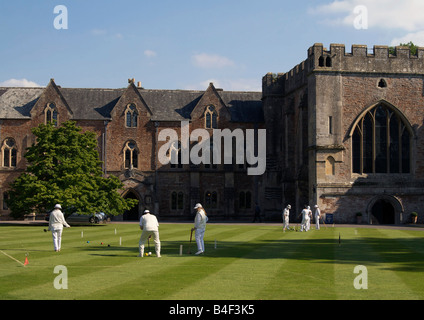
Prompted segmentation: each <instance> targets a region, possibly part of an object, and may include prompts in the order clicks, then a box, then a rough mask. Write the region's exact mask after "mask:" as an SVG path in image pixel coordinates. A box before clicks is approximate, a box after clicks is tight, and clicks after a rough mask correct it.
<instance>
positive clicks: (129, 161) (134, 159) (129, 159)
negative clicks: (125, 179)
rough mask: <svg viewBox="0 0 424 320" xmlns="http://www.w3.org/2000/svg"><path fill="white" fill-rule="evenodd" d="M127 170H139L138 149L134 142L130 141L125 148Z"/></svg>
mask: <svg viewBox="0 0 424 320" xmlns="http://www.w3.org/2000/svg"><path fill="white" fill-rule="evenodd" d="M124 164H125V169H132V168H138V149H137V145H136V143H135V142H134V141H128V142H127V143H126V144H125V147H124Z"/></svg>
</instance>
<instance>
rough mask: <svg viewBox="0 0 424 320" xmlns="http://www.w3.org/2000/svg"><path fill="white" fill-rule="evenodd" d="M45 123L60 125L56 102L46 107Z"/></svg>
mask: <svg viewBox="0 0 424 320" xmlns="http://www.w3.org/2000/svg"><path fill="white" fill-rule="evenodd" d="M44 116H45V123H46V124H47V123H49V122H52V123H53V124H54V125H55V126H57V125H58V112H57V107H56V105H55V104H54V103H49V104H47V106H46V109H44Z"/></svg>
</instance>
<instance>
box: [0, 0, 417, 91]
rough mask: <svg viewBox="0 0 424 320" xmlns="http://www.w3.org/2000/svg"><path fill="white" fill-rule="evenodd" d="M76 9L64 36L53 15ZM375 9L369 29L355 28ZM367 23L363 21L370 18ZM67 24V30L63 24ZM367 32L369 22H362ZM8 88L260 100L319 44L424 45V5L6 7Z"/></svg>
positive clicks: (348, 1)
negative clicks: (51, 86)
mask: <svg viewBox="0 0 424 320" xmlns="http://www.w3.org/2000/svg"><path fill="white" fill-rule="evenodd" d="M58 5H64V6H65V7H66V9H67V11H68V12H67V18H68V29H59V30H58V29H56V28H55V27H54V20H55V18H57V17H58V15H59V14H55V13H54V12H53V11H54V8H55V7H56V6H58ZM358 6H362V7H361V8H363V7H365V9H366V13H367V15H366V18H367V19H366V22H367V23H366V28H362V29H359V28H358V27H355V21H356V22H358V17H359V15H360V14H363V11H360V12H358V11H355V8H356V9H358ZM361 17H364V16H361ZM62 22H63V21H62ZM360 22H361V23H362V26H365V25H364V24H363V20H361V21H360ZM0 38H1V50H0V61H1V62H2V64H1V72H0V86H36V85H38V86H45V85H46V84H47V83H48V82H49V79H50V78H54V79H55V81H56V83H57V84H58V85H61V86H62V87H72V88H79V87H86V88H121V87H126V86H127V80H128V78H135V79H136V81H141V82H142V86H143V87H145V88H147V89H196V90H197V89H199V90H204V89H206V87H207V85H208V83H209V82H214V84H215V86H216V87H220V88H223V89H224V90H241V91H252V90H253V91H260V89H261V78H262V76H263V75H265V74H266V73H267V72H275V73H278V72H287V71H289V70H290V69H291V68H293V67H294V66H295V65H297V64H298V63H300V62H301V61H303V60H304V59H305V58H306V53H307V49H308V48H309V47H310V46H312V45H313V44H314V43H317V42H319V43H323V44H324V46H326V47H329V45H330V44H331V43H342V44H345V45H346V51H347V52H350V47H351V45H352V44H364V45H368V46H369V47H370V48H372V46H373V45H394V44H398V43H400V42H408V41H410V40H412V41H414V43H415V44H418V45H422V46H424V1H417V0H404V1H398V0H397V1H395V0H338V1H335V0H298V1H281V0H262V1H252V0H214V1H201V0H197V1H186V0H179V1H175V0H174V1H170V0H158V1H144V0H121V1H112V0H101V1H100V0H69V1H67V0H42V1H30V0H25V1H24V0H15V1H1V3H0Z"/></svg>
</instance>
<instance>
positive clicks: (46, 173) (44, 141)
mask: <svg viewBox="0 0 424 320" xmlns="http://www.w3.org/2000/svg"><path fill="white" fill-rule="evenodd" d="M32 133H33V134H34V135H35V136H36V142H35V143H34V144H33V145H32V146H31V147H29V148H28V149H27V152H26V154H25V158H26V159H27V161H28V166H27V168H26V170H25V172H24V173H22V174H21V175H20V176H19V177H18V178H17V179H16V180H15V181H14V182H13V183H12V184H11V186H10V191H9V199H8V201H7V204H8V206H9V208H10V209H11V215H12V216H13V217H15V218H21V217H23V216H24V215H26V214H29V213H32V212H35V213H38V214H39V213H46V212H47V211H49V210H51V209H52V208H53V206H54V205H55V204H56V203H60V204H61V205H62V208H63V209H64V211H65V214H70V213H72V212H77V213H79V214H87V215H90V214H93V213H95V212H101V211H102V212H105V213H107V214H109V215H118V214H122V213H123V212H124V211H125V210H128V209H130V208H132V207H133V206H135V205H136V204H137V202H138V200H134V199H123V198H122V197H121V196H120V195H119V193H118V190H119V189H120V188H122V183H121V181H120V180H119V179H118V178H117V177H115V176H113V175H110V176H109V177H104V176H103V172H102V168H101V161H100V160H99V153H98V150H97V141H96V138H95V134H94V133H93V132H90V131H87V132H82V130H81V128H80V127H78V126H77V125H76V123H75V122H73V121H67V122H65V123H63V124H62V126H60V127H56V126H54V124H52V123H48V124H47V125H44V124H41V125H40V126H38V127H36V128H33V129H32Z"/></svg>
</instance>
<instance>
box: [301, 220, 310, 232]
mask: <svg viewBox="0 0 424 320" xmlns="http://www.w3.org/2000/svg"><path fill="white" fill-rule="evenodd" d="M310 226H311V220H310V219H303V220H302V223H301V224H300V231H303V230H305V231H308V230H309V228H310Z"/></svg>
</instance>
